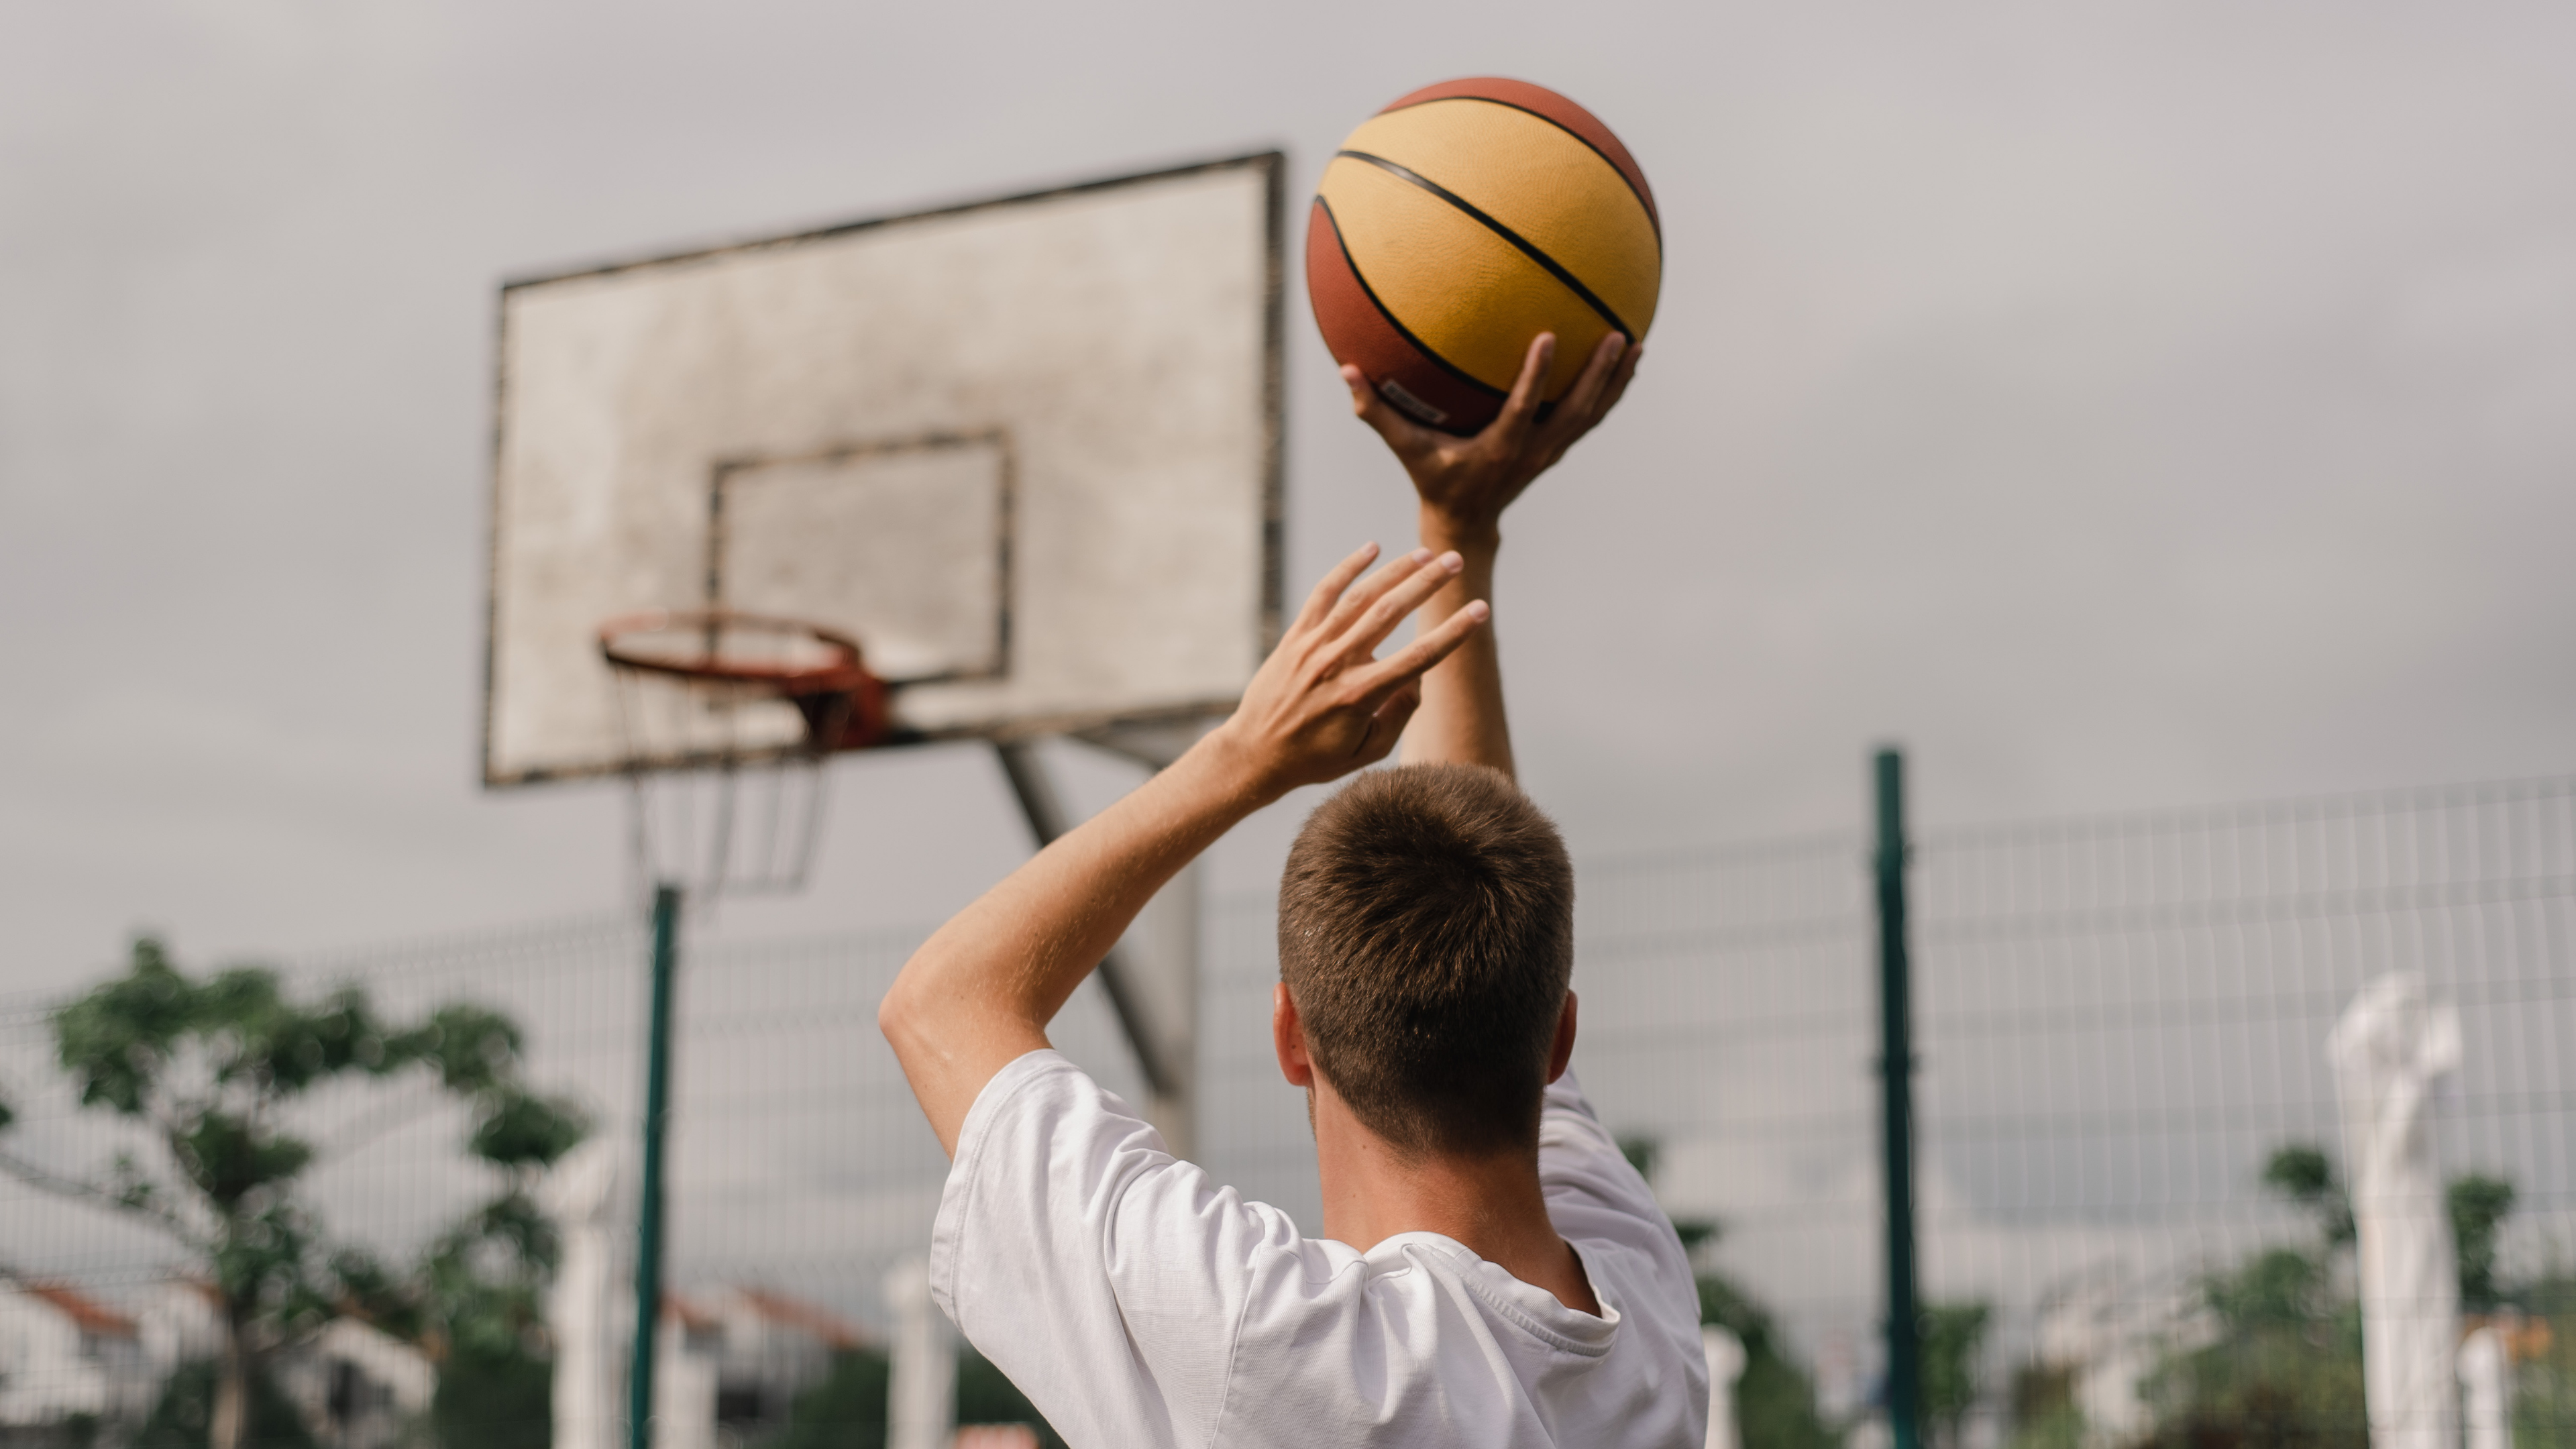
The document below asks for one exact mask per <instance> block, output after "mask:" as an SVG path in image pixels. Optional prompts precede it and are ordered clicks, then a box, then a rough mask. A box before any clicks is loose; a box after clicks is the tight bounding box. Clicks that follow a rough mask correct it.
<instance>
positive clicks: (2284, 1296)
mask: <svg viewBox="0 0 2576 1449" xmlns="http://www.w3.org/2000/svg"><path fill="white" fill-rule="evenodd" d="M2261 1180H2262V1183H2263V1185H2264V1186H2265V1187H2267V1188H2270V1189H2271V1190H2272V1191H2273V1192H2275V1193H2277V1194H2279V1195H2280V1196H2281V1197H2282V1198H2283V1199H2285V1200H2286V1201H2288V1202H2289V1203H2290V1204H2292V1205H2294V1206H2295V1207H2297V1208H2299V1209H2300V1210H2301V1211H2302V1212H2303V1213H2304V1214H2306V1215H2307V1217H2308V1218H2309V1220H2310V1222H2311V1224H2312V1226H2313V1236H2312V1237H2311V1239H2310V1240H2309V1241H2307V1242H2305V1243H2292V1244H2288V1245H2284V1246H2276V1247H2271V1248H2266V1249H2262V1250H2260V1251H2258V1252H2255V1253H2253V1254H2251V1255H2249V1256H2248V1257H2247V1258H2245V1259H2244V1260H2243V1261H2242V1262H2240V1263H2238V1264H2237V1265H2236V1266H2235V1267H2233V1268H2229V1269H2225V1270H2223V1271H2220V1272H2216V1273H2213V1274H2210V1275H2209V1276H2208V1277H2206V1278H2204V1279H2203V1280H2202V1282H2201V1285H2200V1295H2201V1299H2202V1304H2203V1307H2204V1308H2205V1310H2206V1313H2207V1319H2206V1327H2205V1332H2201V1333H2186V1334H2185V1335H2184V1337H2186V1338H2187V1339H2195V1340H2197V1342H2196V1343H2194V1344H2193V1345H2192V1346H2189V1347H2182V1348H2177V1349H2175V1350H2173V1351H2171V1352H2169V1353H2168V1354H2167V1355H2166V1356H2165V1358H2164V1360H2163V1362H2162V1363H2161V1364H2159V1365H2158V1367H2157V1369H2156V1370H2155V1372H2154V1373H2153V1374H2152V1376H2151V1377H2150V1378H2149V1379H2148V1381H2147V1383H2146V1384H2145V1385H2144V1386H2143V1388H2144V1391H2145V1396H2146V1398H2147V1400H2148V1403H2149V1404H2150V1406H2151V1407H2152V1409H2153V1411H2154V1413H2155V1416H2156V1426H2155V1429H2154V1431H2153V1432H2152V1433H2151V1434H2149V1435H2148V1436H2147V1437H2146V1438H2145V1439H2144V1440H2143V1441H2141V1445H2142V1449H2143V1446H2174V1449H2184V1446H2189V1449H2232V1446H2239V1445H2243V1446H2256V1445H2265V1446H2269V1445H2298V1446H2316V1449H2368V1445H2369V1442H2370V1432H2369V1424H2368V1420H2367V1417H2366V1412H2365V1410H2364V1407H2363V1389H2362V1351H2361V1328H2362V1326H2361V1310H2360V1307H2359V1305H2358V1303H2357V1302H2356V1300H2355V1297H2354V1286H2353V1271H2354V1270H2353V1264H2352V1261H2351V1257H2350V1253H2351V1249H2352V1246H2353V1243H2354V1240H2355V1233H2354V1224H2353V1215H2352V1203H2351V1195H2350V1193H2349V1192H2348V1191H2347V1189H2346V1187H2345V1185H2344V1183H2343V1181H2342V1179H2341V1177H2340V1176H2339V1175H2338V1173H2337V1172H2336V1169H2335V1165H2334V1161H2333V1159H2332V1158H2330V1157H2329V1156H2327V1154H2326V1152H2325V1150H2324V1149H2323V1148H2321V1147H2318V1146H2316V1145H2314V1144H2308V1143H2292V1144H2289V1145H2287V1146H2284V1147H2281V1148H2279V1149H2277V1150H2276V1151H2274V1152H2273V1153H2272V1155H2271V1156H2270V1157H2269V1158H2268V1159H2266V1161H2265V1162H2264V1165H2263V1170H2262V1174H2261ZM2447 1197H2448V1207H2449V1212H2450V1223H2451V1233H2452V1242H2453V1246H2454V1247H2455V1249H2456V1250H2457V1253H2458V1260H2459V1288H2460V1302H2461V1306H2462V1308H2463V1309H2464V1310H2465V1311H2467V1312H2470V1313H2493V1312H2497V1311H2500V1310H2517V1311H2519V1312H2520V1313H2522V1314H2525V1315H2529V1317H2528V1318H2527V1319H2525V1320H2524V1322H2525V1323H2526V1324H2527V1325H2530V1324H2536V1325H2537V1326H2536V1327H2532V1326H2526V1328H2525V1329H2524V1342H2525V1343H2526V1344H2532V1343H2537V1344H2541V1345H2544V1346H2545V1347H2546V1351H2545V1352H2544V1353H2543V1354H2542V1356H2541V1357H2540V1358H2539V1359H2538V1360H2537V1361H2534V1362H2531V1363H2526V1364H2524V1365H2523V1366H2522V1367H2521V1368H2520V1370H2519V1380H2518V1384H2517V1393H2516V1398H2515V1413H2516V1431H2517V1433H2516V1442H2517V1443H2519V1444H2521V1445H2523V1446H2524V1449H2534V1446H2538V1445H2544V1444H2548V1445H2558V1444H2576V1392H2571V1390H2576V1372H2571V1370H2576V1355H2571V1354H2570V1353H2569V1351H2568V1349H2567V1348H2566V1346H2565V1342H2564V1333H2563V1331H2553V1330H2556V1329H2557V1325H2559V1324H2566V1323H2571V1322H2576V1319H2571V1318H2570V1317H2568V1315H2570V1314H2571V1313H2576V1279H2569V1278H2564V1277H2546V1276H2545V1277H2543V1278H2541V1279H2539V1280H2536V1281H2534V1282H2532V1283H2530V1284H2526V1285H2524V1286H2523V1287H2521V1288H2519V1289H2516V1288H2514V1287H2512V1286H2510V1285H2508V1284H2506V1283H2505V1282H2504V1280H2503V1277H2502V1273H2501V1270H2500V1268H2499V1266H2498V1261H2497V1252H2496V1247H2497V1238H2498V1236H2499V1234H2500V1233H2501V1231H2502V1228H2503V1225H2504V1222H2505V1219H2506V1218H2507V1216H2508V1215H2510V1214H2511V1212H2512V1210H2513V1204H2514V1189H2513V1185H2512V1184H2511V1183H2508V1182H2505V1181H2503V1180H2501V1179H2498V1178H2493V1177H2486V1176H2481V1175H2475V1174H2472V1175H2468V1176H2464V1177H2460V1178H2457V1179H2455V1180H2453V1181H2452V1183H2451V1184H2450V1188H2449V1192H2448V1195H2447ZM2552 1320H2555V1322H2553V1321H2552ZM2072 1379H2073V1372H2072V1370H2070V1369H2065V1368H2054V1367H2049V1366H2042V1365H2032V1366H2029V1367H2026V1368H2025V1369H2024V1370H2023V1371H2022V1373H2021V1374H2020V1375H2019V1376H2018V1377H2017V1378H2016V1380H2015V1392H2014V1404H2013V1411H2014V1412H2013V1419H2014V1424H2015V1433H2014V1435H2013V1438H2012V1443H2013V1445H2014V1446H2015V1449H2074V1446H2076V1445H2077V1444H2080V1443H2082V1442H2083V1440H2084V1434H2083V1423H2082V1418H2081V1416H2080V1415H2079V1414H2078V1413H2076V1411H2075V1407H2074V1404H2073V1396H2072V1387H2073V1385H2072Z"/></svg>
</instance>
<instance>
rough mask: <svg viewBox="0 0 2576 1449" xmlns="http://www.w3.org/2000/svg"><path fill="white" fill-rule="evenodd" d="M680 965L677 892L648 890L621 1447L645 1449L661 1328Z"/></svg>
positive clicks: (676, 889) (650, 1435)
mask: <svg viewBox="0 0 2576 1449" xmlns="http://www.w3.org/2000/svg"><path fill="white" fill-rule="evenodd" d="M679 964H680V888H679V887H678V886H675V885H671V884H669V883H667V882H665V883H664V884H661V885H657V886H655V887H654V888H653V1018H652V1025H651V1027H650V1028H649V1035H648V1036H647V1037H646V1040H645V1046H644V1189H643V1194H642V1196H643V1203H642V1207H641V1211H640V1212H639V1214H638V1218H637V1222H636V1229H635V1355H634V1358H633V1359H632V1360H631V1366H630V1367H629V1368H628V1370H627V1374H626V1442H627V1444H628V1446H629V1449H652V1443H653V1349H654V1340H655V1338H656V1337H657V1336H658V1335H657V1334H656V1332H655V1330H656V1329H658V1328H660V1327H661V1321H662V1314H661V1308H662V1139H663V1137H664V1136H665V1135H666V1134H667V1132H668V1130H669V1128H670V1123H671V991H672V985H673V981H672V978H673V977H675V976H676V975H678V974H679Z"/></svg>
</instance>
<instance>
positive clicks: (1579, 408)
mask: <svg viewBox="0 0 2576 1449" xmlns="http://www.w3.org/2000/svg"><path fill="white" fill-rule="evenodd" d="M1629 351H1630V348H1629V346H1628V339H1627V337H1626V336H1624V335H1623V334H1621V333H1617V332H1613V333H1611V334H1609V335H1608V336H1606V337H1604V338H1602V339H1601V343H1600V345H1599V346H1597V347H1595V348H1593V349H1592V358H1591V360H1590V361H1588V362H1586V363H1584V365H1583V375H1582V376H1580V377H1578V378H1576V379H1575V380H1574V386H1573V387H1571V388H1568V389H1566V394H1565V401H1563V402H1561V403H1559V404H1557V417H1558V418H1560V419H1562V420H1564V422H1565V423H1567V424H1579V425H1580V426H1583V427H1590V426H1591V425H1592V424H1593V423H1595V422H1598V421H1599V420H1600V418H1601V415H1602V414H1603V413H1606V412H1608V411H1609V410H1610V403H1609V398H1610V385H1611V382H1612V380H1613V379H1615V378H1616V377H1617V376H1618V375H1619V369H1620V367H1621V365H1622V364H1623V363H1624V362H1625V361H1626V358H1627V355H1628V353H1629Z"/></svg>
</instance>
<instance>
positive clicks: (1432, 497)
mask: <svg viewBox="0 0 2576 1449" xmlns="http://www.w3.org/2000/svg"><path fill="white" fill-rule="evenodd" d="M1643 355H1644V349H1642V348H1631V347H1629V346H1628V345H1627V339H1626V338H1624V337H1621V336H1620V335H1619V334H1618V333H1615V332H1614V333H1612V334H1610V335H1609V336H1607V337H1604V338H1603V339H1601V345H1600V346H1599V347H1597V348H1596V349H1594V351H1593V354H1592V359H1591V361H1590V362H1589V363H1587V364H1586V365H1585V366H1584V369H1583V375H1582V376H1581V377H1578V378H1576V379H1575V382H1574V386H1573V387H1571V388H1569V389H1567V390H1566V394H1565V396H1564V398H1563V399H1562V400H1560V401H1559V402H1558V403H1557V405H1556V407H1555V409H1554V410H1553V411H1552V412H1551V413H1550V414H1549V415H1548V417H1547V418H1546V420H1545V421H1541V420H1540V419H1539V417H1538V408H1539V399H1538V389H1539V383H1540V380H1541V379H1542V378H1544V377H1546V376H1547V371H1548V367H1549V365H1550V363H1552V362H1553V361H1554V360H1555V357H1556V337H1555V336H1554V334H1552V333H1544V332H1543V333H1540V334H1539V335H1538V336H1537V337H1536V338H1534V339H1532V341H1531V342H1530V348H1529V355H1528V356H1527V357H1525V358H1524V359H1522V363H1521V375H1520V378H1519V380H1518V381H1517V382H1515V383H1514V384H1513V385H1512V394H1511V397H1510V398H1509V399H1508V400H1507V401H1506V402H1505V403H1504V404H1503V410H1502V413H1501V414H1500V415H1499V416H1497V417H1496V418H1495V419H1494V421H1493V422H1492V423H1490V424H1488V425H1487V426H1486V428H1485V430H1484V431H1483V432H1481V433H1478V434H1477V435H1476V436H1474V437H1472V438H1461V437H1457V436H1454V435H1452V434H1448V433H1443V432H1438V431H1435V430H1433V429H1431V428H1426V427H1423V426H1422V425H1421V424H1419V423H1416V422H1414V421H1413V420H1412V419H1410V418H1408V417H1406V416H1404V415H1403V414H1402V413H1399V412H1397V411H1396V410H1395V409H1394V408H1392V407H1390V406H1388V405H1387V402H1386V400H1385V399H1384V398H1381V397H1379V396H1378V395H1377V392H1376V390H1375V389H1373V388H1371V387H1370V386H1369V385H1368V380H1367V378H1365V377H1364V376H1362V375H1361V373H1360V370H1359V369H1358V368H1356V367H1345V368H1343V369H1342V380H1343V381H1344V382H1346V383H1348V384H1350V389H1351V407H1352V410H1353V411H1354V412H1357V413H1358V414H1359V416H1360V420H1361V421H1363V422H1365V423H1367V424H1368V425H1369V426H1370V427H1372V428H1375V429H1377V432H1378V436H1380V437H1382V438H1384V439H1385V440H1386V444H1387V446H1388V447H1389V448H1391V449H1393V450H1394V452H1395V456H1396V458H1397V460H1398V461H1400V462H1402V463H1403V464H1404V470H1405V472H1407V473H1408V474H1410V475H1412V478H1413V488H1414V492H1415V493H1416V494H1418V495H1419V496H1420V498H1421V530H1422V543H1423V546H1424V547H1425V548H1428V549H1431V550H1433V551H1434V552H1455V553H1456V554H1457V555H1458V556H1459V559H1460V560H1461V567H1460V569H1459V571H1458V574H1457V576H1456V577H1455V578H1453V579H1451V580H1450V581H1449V582H1448V583H1447V584H1446V585H1444V586H1443V587H1441V588H1440V589H1439V590H1437V591H1436V592H1434V593H1433V594H1432V595H1431V597H1430V599H1429V601H1427V602H1426V603H1425V604H1424V605H1423V606H1422V618H1421V624H1420V627H1421V629H1422V630H1423V631H1425V632H1428V631H1429V630H1431V629H1432V628H1434V627H1436V625H1437V624H1438V622H1439V621H1440V620H1443V619H1446V618H1448V617H1449V616H1450V615H1451V614H1453V613H1455V612H1457V610H1458V609H1460V608H1461V607H1463V606H1464V605H1465V604H1466V603H1467V601H1468V600H1471V599H1487V600H1490V599H1492V598H1493V596H1494V557H1495V554H1496V553H1497V552H1499V551H1500V549H1501V547H1502V542H1503V533H1502V519H1503V510H1504V509H1505V508H1508V507H1510V506H1511V502H1512V500H1513V499H1515V498H1518V497H1520V496H1521V491H1522V490H1523V489H1525V488H1527V487H1529V485H1530V482H1531V480H1533V479H1535V478H1537V477H1538V475H1539V474H1541V473H1543V472H1546V471H1547V469H1548V468H1549V467H1550V466H1551V465H1552V464H1554V463H1555V462H1556V460H1557V459H1559V458H1561V457H1563V456H1565V450H1566V449H1568V448H1570V447H1573V446H1574V443H1575V440H1576V439H1578V438H1581V437H1582V436H1583V435H1584V434H1585V433H1588V432H1590V431H1592V426H1593V424H1595V423H1598V422H1600V421H1601V419H1602V417H1603V415H1604V414H1606V413H1608V412H1609V411H1610V409H1611V407H1612V406H1613V405H1614V404H1616V403H1617V402H1618V401H1619V395H1620V394H1621V393H1623V392H1625V391H1627V389H1628V379H1629V378H1631V377H1633V376H1635V375H1636V371H1637V359H1638V358H1639V357H1641V356H1643ZM1404 762H1405V763H1406V764H1408V765H1427V764H1469V765H1489V766H1491V767H1493V768H1494V769H1497V770H1500V771H1502V772H1503V773H1504V774H1506V775H1509V774H1512V773H1513V769H1512V732H1511V726H1510V724H1509V722H1508V721H1506V720H1505V719H1504V717H1503V666H1502V653H1501V647H1500V642H1499V641H1498V640H1497V639H1496V637H1495V634H1494V631H1493V630H1492V629H1491V628H1486V629H1481V630H1478V631H1477V632H1476V634H1475V635H1474V636H1473V637H1471V638H1469V639H1468V640H1467V642H1466V643H1464V644H1462V645H1460V646H1459V647H1458V649H1457V651H1456V652H1454V653H1452V654H1451V655H1450V656H1449V657H1448V658H1447V659H1445V660H1443V661H1441V663H1440V664H1438V665H1437V666H1435V667H1434V668H1433V669H1432V670H1431V672H1430V673H1428V674H1426V675H1424V676H1423V678H1422V707H1421V708H1420V709H1418V710H1416V711H1415V712H1414V716H1413V723H1412V725H1411V726H1410V727H1408V728H1407V729H1406V730H1405V732H1404Z"/></svg>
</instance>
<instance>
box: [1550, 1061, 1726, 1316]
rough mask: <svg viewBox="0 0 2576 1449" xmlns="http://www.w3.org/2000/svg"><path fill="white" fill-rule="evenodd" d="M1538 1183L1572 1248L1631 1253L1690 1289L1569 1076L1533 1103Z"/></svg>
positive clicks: (1658, 1213) (1656, 1212)
mask: <svg viewBox="0 0 2576 1449" xmlns="http://www.w3.org/2000/svg"><path fill="white" fill-rule="evenodd" d="M1538 1177H1539V1187H1540V1190H1541V1191H1542V1192H1544V1193H1545V1194H1546V1195H1547V1212H1548V1217H1549V1219H1550V1220H1551V1221H1553V1222H1554V1223H1555V1224H1556V1230H1557V1231H1558V1232H1559V1233H1562V1234H1564V1235H1565V1236H1566V1237H1567V1238H1569V1239H1572V1240H1575V1241H1577V1242H1580V1241H1582V1240H1584V1239H1587V1238H1590V1239H1597V1240H1604V1241H1608V1242H1613V1243H1617V1244H1619V1245H1621V1246H1623V1247H1628V1248H1633V1249H1635V1250H1637V1251H1639V1252H1642V1253H1644V1254H1646V1255H1647V1256H1648V1257H1649V1258H1651V1259H1652V1260H1653V1261H1654V1263H1655V1265H1656V1267H1657V1269H1658V1270H1659V1271H1658V1276H1659V1277H1660V1276H1663V1275H1665V1274H1669V1275H1671V1276H1672V1277H1673V1279H1674V1280H1675V1281H1677V1282H1678V1283H1680V1284H1682V1285H1688V1284H1690V1282H1691V1276H1690V1259H1689V1255H1687V1254H1685V1253H1684V1252H1683V1251H1682V1242H1681V1237H1680V1235H1679V1234H1677V1233H1675V1232H1674V1231H1673V1224H1672V1219H1670V1218H1668V1217H1666V1216H1665V1215H1664V1210H1663V1208H1662V1207H1661V1206H1660V1205H1658V1204H1657V1203H1656V1201H1655V1193H1654V1189H1652V1188H1650V1187H1648V1186H1647V1185H1646V1179H1645V1178H1644V1177H1643V1176H1641V1175H1639V1173H1638V1171H1637V1169H1636V1168H1635V1167H1633V1166H1631V1165H1630V1164H1629V1162H1628V1155H1627V1154H1626V1153H1624V1152H1621V1151H1620V1150H1619V1143H1618V1140H1617V1139H1616V1138H1613V1137H1612V1136H1611V1135H1610V1132H1609V1129H1607V1128H1605V1127H1603V1126H1602V1125H1601V1119H1600V1118H1599V1117H1597V1116H1595V1115H1594V1114H1593V1111H1592V1103H1591V1102H1590V1101H1589V1100H1588V1099H1587V1098H1585V1096H1584V1095H1583V1085H1582V1083H1580V1082H1578V1081H1576V1080H1575V1076H1574V1073H1573V1072H1572V1071H1568V1072H1566V1073H1565V1075H1563V1076H1561V1077H1559V1078H1557V1079H1556V1080H1555V1081H1554V1082H1553V1083H1551V1084H1549V1086H1548V1089H1547V1096H1546V1099H1545V1100H1544V1101H1543V1102H1542V1103H1541V1105H1540V1109H1539V1123H1538ZM1691 1291H1693V1292H1694V1293H1695V1292H1696V1290H1695V1289H1694V1290H1691ZM1694 1311H1696V1309H1694Z"/></svg>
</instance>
